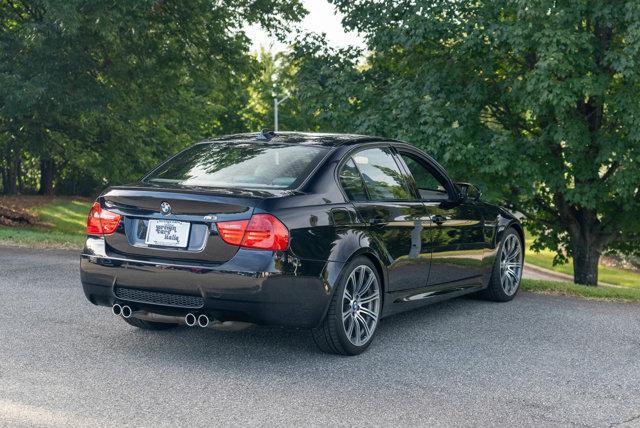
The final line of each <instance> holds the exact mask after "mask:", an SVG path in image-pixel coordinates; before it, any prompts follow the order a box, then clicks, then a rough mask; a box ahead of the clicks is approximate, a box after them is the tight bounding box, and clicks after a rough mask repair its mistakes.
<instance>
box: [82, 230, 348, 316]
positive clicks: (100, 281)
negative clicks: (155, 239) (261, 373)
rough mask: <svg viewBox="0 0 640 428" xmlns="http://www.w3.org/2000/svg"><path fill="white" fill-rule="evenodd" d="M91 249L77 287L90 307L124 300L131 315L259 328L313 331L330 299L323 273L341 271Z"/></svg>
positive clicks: (282, 259)
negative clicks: (202, 316)
mask: <svg viewBox="0 0 640 428" xmlns="http://www.w3.org/2000/svg"><path fill="white" fill-rule="evenodd" d="M92 240H95V241H92ZM97 244H99V242H98V241H97V240H96V238H88V241H87V246H86V247H85V250H84V251H83V254H82V256H81V260H80V276H81V281H82V287H83V290H84V293H85V295H86V297H87V299H89V301H91V302H92V303H93V304H96V305H103V306H112V305H113V304H114V303H115V302H121V303H124V302H126V303H127V304H128V305H129V306H131V307H132V308H133V309H134V310H145V311H149V312H155V313H160V314H167V315H184V314H186V313H188V312H193V313H206V314H208V315H210V316H211V317H213V318H216V319H220V320H237V321H248V322H254V323H257V324H274V325H286V326H298V327H307V328H308V327H315V326H317V325H318V324H319V323H320V322H321V321H322V319H323V317H324V315H325V313H326V311H327V308H328V305H329V301H330V299H331V291H332V288H333V284H332V283H331V281H332V277H333V276H334V275H331V274H327V272H335V271H336V270H337V271H339V270H340V267H341V266H334V265H335V264H336V262H323V261H315V260H301V259H296V258H294V257H292V256H291V255H288V254H287V253H273V252H270V251H256V250H244V249H241V250H239V251H238V252H237V253H236V255H235V256H234V257H233V258H232V259H231V260H229V261H228V262H226V263H224V264H220V265H215V266H203V265H194V264H192V265H190V264H188V263H180V264H175V263H171V262H167V261H166V260H134V259H131V258H127V257H123V256H119V255H114V254H107V253H106V252H104V250H100V245H97ZM96 248H98V251H96ZM172 296H173V297H174V298H172Z"/></svg>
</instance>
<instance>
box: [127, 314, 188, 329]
mask: <svg viewBox="0 0 640 428" xmlns="http://www.w3.org/2000/svg"><path fill="white" fill-rule="evenodd" d="M122 319H123V320H124V322H126V323H127V324H129V325H132V326H134V327H137V328H140V329H142V330H169V329H170V328H174V327H177V326H178V324H172V323H168V322H153V321H145V320H141V319H138V318H133V317H131V318H124V317H123V318H122Z"/></svg>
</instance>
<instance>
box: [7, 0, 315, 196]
mask: <svg viewBox="0 0 640 428" xmlns="http://www.w3.org/2000/svg"><path fill="white" fill-rule="evenodd" d="M303 14H304V10H303V9H302V7H301V5H300V3H299V2H298V0H264V1H257V2H256V1H248V0H247V1H244V0H243V1H235V0H222V1H217V2H212V1H207V0H198V1H193V2H181V1H170V0H143V1H134V2H121V3H118V4H114V3H112V2H103V1H97V0H90V1H85V0H70V1H65V2H55V1H44V0H41V1H34V2H26V1H20V0H15V1H9V0H0V152H1V153H2V155H3V156H2V161H1V162H0V167H1V168H2V172H3V190H4V192H14V191H16V190H20V189H17V188H18V187H26V186H28V185H31V184H32V182H31V181H26V182H25V181H24V180H22V179H23V176H24V175H26V174H24V173H23V171H24V172H26V171H25V169H26V168H27V167H29V166H32V165H31V164H34V163H35V164H36V165H39V167H40V168H41V169H42V174H41V177H44V178H41V179H40V187H41V190H43V189H42V187H43V186H47V185H48V186H50V185H51V184H52V183H47V182H46V176H47V175H46V174H45V171H46V170H47V168H49V170H52V171H53V177H52V180H53V181H55V184H56V186H57V187H58V188H59V189H60V190H65V191H68V192H72V193H77V192H82V193H88V192H91V191H94V190H96V189H97V188H100V187H102V186H104V185H105V184H107V183H117V182H123V181H126V180H131V179H134V178H137V177H138V176H139V175H140V174H141V173H142V172H143V171H145V170H147V169H149V168H150V167H151V166H152V165H154V164H155V163H157V162H158V160H160V159H162V158H164V157H166V156H167V155H168V154H170V153H172V152H175V151H177V150H178V149H180V148H182V147H184V146H185V145H187V144H189V143H191V142H193V141H194V140H196V139H200V138H204V137H207V136H211V135H213V134H219V133H229V132H237V131H244V130H247V129H248V128H247V122H246V120H244V118H243V117H242V116H241V115H240V112H241V111H242V110H243V108H245V106H246V104H247V101H248V99H249V94H248V89H247V88H248V83H249V82H250V81H251V80H252V79H253V76H254V75H255V74H256V73H257V72H258V64H257V63H256V61H255V60H254V58H252V57H251V56H250V55H249V54H248V47H249V40H248V38H247V37H246V36H245V34H244V32H243V31H242V28H243V26H244V25H246V24H252V23H259V24H262V25H264V26H265V28H267V29H274V31H275V32H276V33H277V32H278V31H280V30H279V28H282V27H283V26H284V24H285V23H286V22H288V21H290V20H297V19H299V18H300V16H302V15H303ZM34 160H35V161H34ZM43 161H44V162H43ZM43 179H44V181H43ZM20 180H22V182H17V181H20ZM27 188H28V187H27ZM44 190H51V189H44Z"/></svg>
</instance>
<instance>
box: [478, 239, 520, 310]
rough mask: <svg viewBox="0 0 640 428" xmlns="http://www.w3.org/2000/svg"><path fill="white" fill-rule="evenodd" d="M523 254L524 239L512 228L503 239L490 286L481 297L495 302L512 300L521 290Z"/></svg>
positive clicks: (483, 291) (482, 292)
mask: <svg viewBox="0 0 640 428" xmlns="http://www.w3.org/2000/svg"><path fill="white" fill-rule="evenodd" d="M523 254H524V252H523V246H522V239H521V238H520V235H519V234H518V232H517V231H516V230H515V229H514V228H512V227H510V228H509V229H507V230H506V231H505V233H504V236H503V237H502V242H501V243H500V247H499V249H498V254H497V255H496V260H495V263H494V265H493V271H492V272H491V279H490V280H489V285H488V287H487V288H486V289H485V290H482V291H481V292H480V294H479V295H480V297H483V298H485V299H487V300H493V301H495V302H508V301H509V300H512V299H513V298H514V297H515V296H516V293H517V292H518V289H519V288H520V280H521V279H522V267H523V263H524V257H523Z"/></svg>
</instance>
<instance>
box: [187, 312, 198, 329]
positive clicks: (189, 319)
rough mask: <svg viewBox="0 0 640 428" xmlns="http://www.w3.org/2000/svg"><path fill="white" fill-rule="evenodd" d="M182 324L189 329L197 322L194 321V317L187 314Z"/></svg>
mask: <svg viewBox="0 0 640 428" xmlns="http://www.w3.org/2000/svg"><path fill="white" fill-rule="evenodd" d="M184 323H185V324H186V325H187V326H189V327H193V326H195V325H196V324H197V323H198V320H197V319H196V316H195V315H194V314H192V313H191V312H189V313H188V314H187V315H185V316H184Z"/></svg>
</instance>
